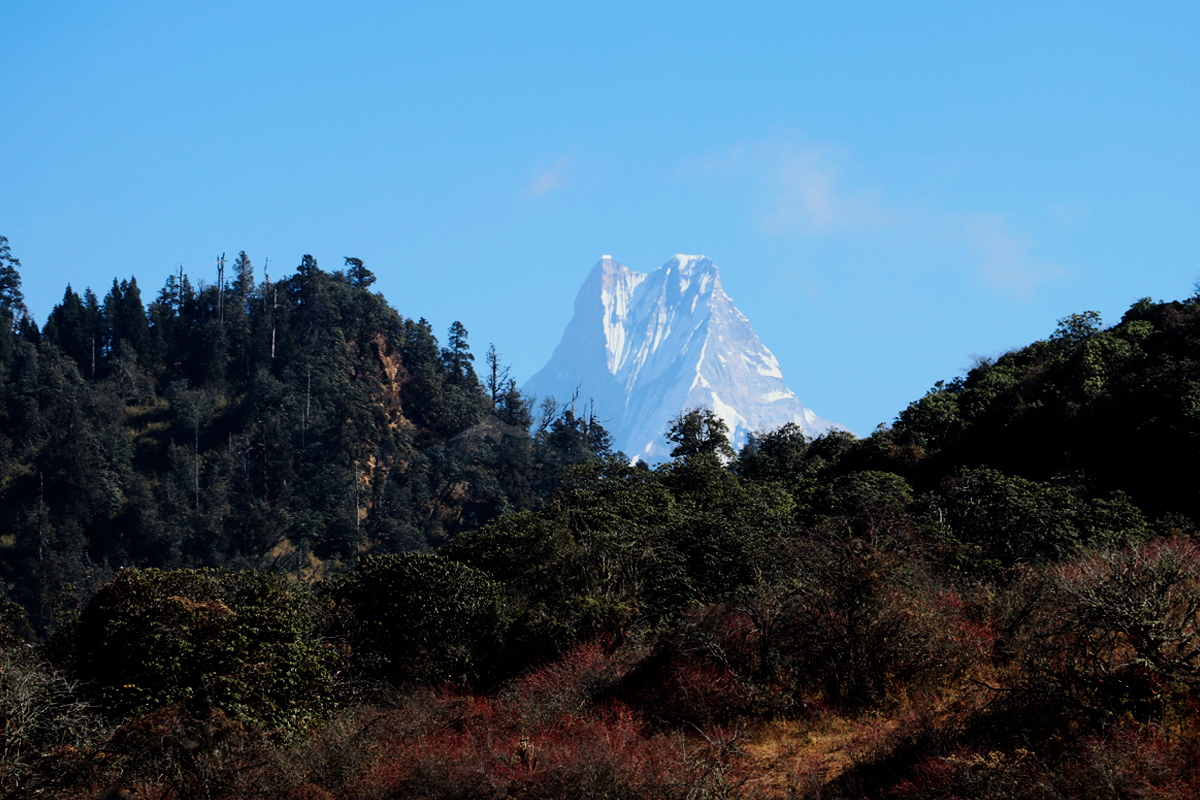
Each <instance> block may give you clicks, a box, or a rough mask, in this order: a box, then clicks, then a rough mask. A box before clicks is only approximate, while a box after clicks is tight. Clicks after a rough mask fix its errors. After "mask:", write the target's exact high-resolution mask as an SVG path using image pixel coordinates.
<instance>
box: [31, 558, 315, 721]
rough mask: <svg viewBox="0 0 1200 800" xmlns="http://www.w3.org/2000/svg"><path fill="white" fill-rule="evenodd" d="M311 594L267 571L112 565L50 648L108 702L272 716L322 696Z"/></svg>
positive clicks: (290, 717)
mask: <svg viewBox="0 0 1200 800" xmlns="http://www.w3.org/2000/svg"><path fill="white" fill-rule="evenodd" d="M325 614H326V611H325V609H324V608H323V606H322V604H321V603H319V602H318V601H317V600H316V599H315V598H314V597H313V596H312V595H311V594H310V593H308V592H307V591H305V590H303V589H300V588H298V587H295V586H292V585H289V584H288V583H287V582H286V580H285V579H283V578H282V577H280V576H277V575H272V574H269V573H265V572H219V571H212V570H169V571H163V570H156V569H149V570H133V569H127V570H121V571H120V572H118V573H117V575H116V577H114V578H113V580H112V581H111V582H109V583H108V584H106V585H105V586H104V587H103V588H102V589H101V590H100V591H99V592H98V593H97V594H96V596H95V597H94V598H92V600H91V602H90V603H89V604H88V605H87V607H86V608H85V609H84V610H83V612H82V613H81V614H80V615H79V618H78V619H77V620H76V621H75V622H74V623H73V624H71V625H70V626H68V627H67V628H66V629H64V630H63V631H60V632H59V634H58V636H57V638H56V642H55V649H56V650H57V652H59V653H60V654H61V655H60V658H61V659H62V661H63V663H64V665H65V666H66V667H67V668H68V669H69V670H70V672H71V673H72V674H73V675H75V676H76V677H77V679H78V680H80V681H84V682H85V686H86V690H87V691H88V692H89V694H90V695H91V696H92V697H94V698H96V700H97V701H98V702H99V703H100V704H101V705H102V706H103V707H104V708H105V709H106V710H107V711H108V712H110V713H112V714H114V715H116V716H118V717H124V716H128V715H131V714H136V713H141V712H145V711H150V710H153V709H156V708H159V707H161V706H164V705H168V704H170V703H176V702H185V703H188V704H190V705H191V706H193V707H194V708H195V709H196V710H197V711H202V710H203V709H206V708H219V709H221V710H223V711H225V712H226V713H229V714H232V715H234V716H237V717H239V718H242V719H245V720H248V721H252V722H258V723H261V724H266V725H276V726H277V725H281V724H285V723H288V722H290V721H294V720H299V719H303V718H305V717H307V716H309V715H311V714H313V713H315V712H319V711H320V710H321V709H322V708H323V707H324V706H325V704H327V703H328V702H329V701H330V700H331V697H332V694H331V693H332V689H333V674H334V670H335V668H336V661H337V654H336V651H335V650H333V649H332V648H331V647H329V646H328V645H327V644H326V643H325V642H324V641H323V640H322V638H321V636H320V629H321V625H322V624H323V619H324V616H325Z"/></svg>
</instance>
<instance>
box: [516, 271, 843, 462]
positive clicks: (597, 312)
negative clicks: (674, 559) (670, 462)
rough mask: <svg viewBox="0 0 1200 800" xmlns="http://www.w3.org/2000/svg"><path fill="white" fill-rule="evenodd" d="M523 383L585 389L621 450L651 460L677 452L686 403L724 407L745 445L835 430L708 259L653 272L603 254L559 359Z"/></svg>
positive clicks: (568, 391) (555, 391) (564, 392)
mask: <svg viewBox="0 0 1200 800" xmlns="http://www.w3.org/2000/svg"><path fill="white" fill-rule="evenodd" d="M524 389H525V391H526V392H529V393H534V394H538V395H541V396H546V395H554V396H555V397H556V398H558V399H559V400H560V401H561V400H564V399H566V398H569V397H571V396H572V395H573V394H574V393H575V391H576V390H578V391H579V394H580V397H581V398H584V399H591V400H592V401H593V402H594V404H595V407H596V411H597V414H598V416H599V417H600V418H601V419H602V420H604V421H605V424H606V426H607V427H608V429H609V430H610V431H611V432H612V433H613V437H614V439H615V441H616V446H617V447H619V448H620V449H622V450H624V451H625V452H626V453H628V454H629V455H630V456H635V457H638V458H641V459H644V460H647V461H656V460H661V459H662V458H665V457H666V456H667V455H668V453H669V448H668V447H667V445H666V442H665V440H664V439H663V437H662V434H663V431H664V430H665V428H666V426H667V424H668V423H669V422H670V420H671V419H673V418H674V417H675V416H676V415H678V414H679V412H680V411H682V410H684V409H686V408H692V407H704V408H710V409H712V410H713V411H715V412H716V413H717V414H719V415H720V416H721V418H722V419H724V420H725V422H726V424H727V425H728V426H729V429H730V432H731V433H732V435H733V439H734V443H735V445H737V446H740V445H741V444H742V443H743V442H744V441H745V439H746V435H747V434H748V433H750V432H752V431H755V430H770V429H774V428H777V427H779V426H781V425H783V424H785V423H788V422H795V423H797V424H799V425H800V426H802V427H803V428H804V430H805V432H806V433H808V434H810V435H816V434H819V433H822V432H824V431H825V430H827V429H829V428H830V427H836V426H834V425H833V424H832V423H830V422H827V421H826V420H823V419H821V418H820V417H818V416H816V415H815V414H814V413H813V412H812V411H810V410H809V409H807V408H805V407H804V405H802V404H801V403H800V401H799V399H798V398H797V397H796V395H795V393H794V392H792V391H791V390H790V389H789V388H788V387H787V386H786V385H785V384H784V381H783V373H782V372H781V371H780V369H779V362H778V361H777V360H776V359H775V356H774V355H773V354H772V353H771V351H770V350H768V349H767V348H766V347H765V346H764V345H763V344H762V342H761V341H759V339H758V336H757V335H756V334H755V333H754V329H753V328H752V327H751V326H750V322H749V321H748V320H747V319H746V318H745V317H744V316H742V314H741V312H739V311H738V310H737V308H736V307H735V306H734V305H733V301H732V300H731V299H730V298H729V295H727V294H725V291H724V289H722V288H721V277H720V274H719V273H718V271H717V267H716V265H715V264H713V262H712V261H711V260H710V259H708V258H706V257H704V256H689V255H677V256H675V257H674V258H672V259H671V260H670V261H668V262H667V263H666V264H664V265H663V266H662V267H660V268H659V269H658V270H656V271H654V272H653V273H651V274H649V275H646V274H643V273H639V272H634V271H633V270H630V269H629V268H628V267H626V266H625V265H623V264H619V263H617V262H616V261H614V260H613V259H612V258H611V257H610V256H604V257H603V258H602V259H600V261H599V262H598V263H597V264H596V266H595V267H594V268H593V269H592V272H591V274H590V275H589V276H588V278H587V280H586V281H585V282H584V284H583V287H582V288H581V289H580V291H579V295H578V297H576V299H575V315H574V317H573V318H572V319H571V321H570V323H568V325H567V328H566V331H565V332H564V333H563V338H562V341H561V342H560V343H559V345H558V347H557V348H555V351H554V355H553V356H552V357H551V359H550V361H549V362H548V363H547V364H546V366H545V367H543V368H542V370H541V371H540V372H538V373H537V374H536V375H534V376H533V377H532V378H530V380H529V381H528V382H527V383H526V384H525V387H524Z"/></svg>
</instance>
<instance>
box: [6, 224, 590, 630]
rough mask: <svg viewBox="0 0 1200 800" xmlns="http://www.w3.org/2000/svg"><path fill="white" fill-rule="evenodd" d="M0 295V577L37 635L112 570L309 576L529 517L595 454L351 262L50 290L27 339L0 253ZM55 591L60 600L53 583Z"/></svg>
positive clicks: (27, 324)
mask: <svg viewBox="0 0 1200 800" xmlns="http://www.w3.org/2000/svg"><path fill="white" fill-rule="evenodd" d="M4 246H5V251H4V259H5V260H4V267H5V269H6V272H5V275H4V281H5V283H4V285H3V287H0V313H3V315H4V317H5V319H6V320H7V322H6V323H5V324H2V325H0V528H2V529H3V531H4V534H3V536H2V537H0V570H2V575H0V577H2V579H3V581H4V586H3V595H4V597H5V599H9V600H14V601H16V602H18V603H20V604H21V605H23V606H24V607H25V608H26V609H28V611H29V613H30V616H31V618H32V620H33V621H34V623H35V626H36V627H37V628H38V629H39V630H48V629H50V628H51V627H52V626H53V615H54V609H55V605H56V604H58V605H60V606H61V605H63V604H64V603H65V604H66V605H67V606H69V605H70V604H71V603H73V602H77V601H78V600H85V599H86V598H87V597H89V596H90V595H91V593H92V592H94V591H95V590H96V589H97V588H98V587H99V586H100V585H102V584H103V583H104V582H105V581H107V580H108V579H109V578H111V577H112V575H113V572H114V570H116V569H118V568H120V567H126V566H138V567H165V568H174V567H201V566H224V567H232V568H245V567H257V568H264V569H270V570H274V571H288V572H290V573H292V574H295V575H297V576H298V577H300V578H301V579H305V580H310V579H312V578H313V577H314V576H320V575H323V574H324V573H325V572H326V571H327V570H330V569H332V570H333V571H335V572H336V571H340V570H343V569H347V568H349V567H351V566H352V565H353V562H354V560H355V559H356V558H357V557H358V556H360V555H361V554H365V553H373V552H400V551H407V550H428V549H430V548H432V547H436V546H438V545H440V544H442V543H444V542H445V541H447V540H448V539H450V538H451V537H453V536H454V535H455V534H456V533H458V532H459V531H462V530H469V529H472V528H475V527H478V526H479V525H480V524H481V523H483V522H486V521H487V520H490V519H492V518H494V517H496V516H497V515H500V514H503V513H506V512H509V511H514V510H528V509H532V508H536V507H538V506H540V505H541V503H542V501H543V498H544V497H545V495H546V493H547V492H548V491H549V490H550V488H552V486H553V484H554V479H555V476H556V475H557V473H558V470H559V469H560V468H561V466H562V465H563V464H565V463H570V462H571V461H573V460H579V459H582V458H588V457H591V456H592V449H593V448H595V449H598V450H600V451H604V450H605V448H606V444H605V441H604V434H603V431H602V428H601V427H600V426H598V425H597V424H596V421H595V420H594V419H587V418H586V416H585V415H584V414H583V413H582V409H581V408H580V409H579V410H578V411H577V409H576V408H574V407H573V406H567V407H564V408H562V409H559V408H557V407H553V406H549V405H547V404H545V403H543V405H542V407H541V408H540V409H538V413H539V424H538V425H536V426H534V429H533V431H532V435H531V431H530V428H531V425H533V422H534V420H533V409H531V407H530V405H531V404H530V402H529V401H527V400H526V398H523V397H522V396H521V394H520V392H519V391H518V390H517V388H516V386H515V383H514V382H513V381H512V380H511V379H509V378H508V376H507V368H506V366H505V365H504V364H503V363H502V362H501V360H500V356H499V355H498V354H497V353H496V350H495V348H494V347H492V348H489V350H488V351H487V354H486V356H484V357H483V358H481V359H480V360H481V361H484V362H485V363H483V364H478V367H477V361H476V356H475V354H474V353H473V352H472V350H471V347H470V345H469V343H468V332H467V329H466V328H465V327H464V326H463V325H462V324H461V323H457V322H456V323H455V324H454V325H453V326H451V328H450V330H449V332H448V335H447V337H446V344H445V346H440V345H439V342H438V340H437V338H436V337H435V335H434V332H433V331H432V330H431V329H430V326H429V324H428V323H427V322H426V321H425V320H423V319H419V320H412V319H408V318H405V317H403V316H402V315H400V314H399V313H397V312H396V311H395V310H394V309H393V308H392V307H391V306H389V305H388V304H387V302H386V300H385V299H384V298H383V297H382V296H381V295H379V294H375V293H373V292H372V291H371V289H370V287H371V284H372V283H373V282H374V276H373V275H372V274H371V272H370V271H369V270H368V269H367V268H366V267H365V266H364V265H363V264H362V262H361V261H360V260H358V259H355V258H347V259H345V264H344V265H343V268H342V269H339V270H337V271H334V272H325V271H323V270H322V269H321V268H320V267H319V266H318V265H317V263H316V261H315V260H314V259H313V258H312V257H311V256H304V258H303V259H301V261H300V263H299V265H298V267H297V268H296V270H295V273H294V274H293V275H291V276H289V277H285V278H282V279H276V280H273V281H272V280H268V279H267V275H266V274H265V273H264V276H263V280H262V281H261V282H259V281H257V280H256V278H255V272H254V269H253V267H252V265H251V262H250V260H249V258H248V257H247V256H246V254H245V253H242V254H240V255H239V256H238V257H237V258H236V259H235V260H234V261H233V263H232V264H231V265H230V269H229V278H228V279H227V280H225V281H222V282H219V284H214V285H204V284H201V285H199V286H194V285H193V284H192V282H191V280H190V279H189V278H188V276H187V275H184V274H177V275H170V276H168V277H167V278H166V281H165V284H164V285H163V287H162V288H161V290H159V291H158V292H157V294H156V295H154V296H153V298H152V299H151V300H150V301H149V302H148V303H147V302H146V301H145V300H143V296H142V291H141V288H140V287H139V285H138V281H137V280H136V278H132V277H131V278H128V279H121V280H116V279H114V281H113V283H112V286H111V287H110V288H108V290H107V291H106V292H105V293H104V294H103V296H100V295H99V294H97V293H96V292H94V291H93V290H91V289H85V290H84V291H83V292H77V291H75V290H74V289H73V288H72V287H70V286H67V287H66V291H65V293H64V296H63V300H62V302H61V303H60V304H58V305H57V306H55V307H54V309H53V311H52V312H51V313H50V315H49V318H48V319H47V320H46V321H45V324H44V325H42V326H40V327H39V326H38V325H37V324H36V323H35V321H34V320H33V319H31V318H30V317H29V316H28V314H27V313H26V312H25V311H24V307H23V305H22V298H21V294H20V274H19V267H20V264H19V261H17V260H16V259H15V258H13V256H12V254H11V252H10V251H9V249H8V245H7V242H5V245H4ZM64 590H65V591H64Z"/></svg>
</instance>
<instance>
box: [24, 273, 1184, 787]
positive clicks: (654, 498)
mask: <svg viewBox="0 0 1200 800" xmlns="http://www.w3.org/2000/svg"><path fill="white" fill-rule="evenodd" d="M5 255H7V253H6V254H5ZM6 263H7V262H6ZM14 274H15V273H14ZM235 274H236V276H237V280H238V281H239V282H240V286H241V288H237V289H234V288H231V289H229V292H228V293H227V294H226V293H224V292H222V291H221V290H220V289H218V288H216V287H204V288H201V289H198V290H197V289H192V288H190V287H188V286H187V285H186V282H185V281H182V280H179V279H178V278H176V279H173V280H168V282H167V286H166V288H164V290H163V292H162V294H161V295H160V298H159V300H157V301H156V302H155V303H152V304H151V305H150V306H149V308H148V309H145V308H143V306H142V305H141V301H140V300H138V299H136V298H137V288H136V284H135V283H134V282H133V281H132V280H130V281H128V282H127V283H124V284H121V283H117V284H115V285H114V287H113V289H112V291H111V292H110V293H109V294H108V296H106V298H105V300H104V301H103V302H101V301H100V300H98V299H97V298H96V297H95V295H91V296H89V295H88V294H87V293H85V295H84V296H83V297H82V298H78V297H76V298H75V300H72V297H73V296H74V295H73V293H71V292H68V293H67V296H66V298H65V299H64V302H63V304H62V305H61V306H59V307H58V308H56V309H55V311H54V313H53V314H52V315H51V318H50V320H48V321H47V323H46V325H45V326H43V327H42V328H40V329H39V328H38V327H37V326H36V325H34V324H33V322H32V321H31V320H28V319H26V318H24V317H23V316H22V315H21V314H20V307H19V300H20V298H19V294H17V295H15V299H14V295H12V294H11V293H9V294H3V293H2V290H3V289H4V284H3V278H4V277H5V276H4V275H3V274H0V297H3V298H4V302H5V303H7V305H6V307H5V309H6V311H5V313H7V314H9V315H10V321H11V324H10V325H6V326H3V328H4V333H3V335H4V336H7V337H8V338H7V339H6V340H5V349H4V351H3V352H4V353H5V355H4V359H5V361H4V372H3V381H4V383H3V387H4V413H5V418H4V428H3V431H4V434H5V436H6V437H7V438H6V439H5V440H4V447H5V450H4V458H5V461H4V464H5V471H4V481H5V483H4V485H3V489H4V494H3V498H4V499H3V502H4V504H5V505H4V508H5V514H6V515H7V516H6V524H7V525H8V526H9V527H8V528H7V530H6V533H5V538H4V540H3V546H4V550H3V551H2V552H3V560H2V562H0V563H3V565H4V569H5V570H7V571H8V577H7V580H8V591H9V592H10V597H12V598H14V599H17V600H20V601H21V602H22V603H24V605H25V608H26V609H27V610H28V611H29V616H30V617H31V618H32V620H33V623H34V624H33V626H32V627H33V628H34V629H36V631H37V632H48V631H50V630H53V631H54V632H53V635H52V636H51V637H50V638H49V639H48V640H46V641H44V642H42V643H39V644H38V645H37V646H36V647H28V646H26V644H25V642H24V641H23V640H22V636H29V635H31V634H32V633H33V632H34V631H33V630H30V627H29V626H28V625H27V624H26V623H25V612H23V611H22V609H21V608H20V607H19V606H17V605H15V604H8V605H5V606H3V612H4V619H3V622H4V625H3V626H2V627H0V631H2V632H3V638H2V639H0V713H2V714H3V717H4V719H5V721H6V724H5V727H4V729H3V731H0V738H2V740H3V749H2V750H0V783H2V784H3V787H4V789H5V790H6V791H7V792H9V793H10V794H11V795H12V796H32V795H33V794H35V793H36V794H37V795H38V796H46V797H78V796H88V795H89V794H91V795H92V796H95V795H98V794H99V793H100V792H101V791H102V790H104V788H105V787H110V791H112V792H114V793H119V792H120V791H122V790H123V787H128V788H131V789H136V790H137V791H138V792H139V793H141V794H142V795H143V796H162V797H168V796H178V797H208V798H235V797H247V796H260V797H269V798H280V799H281V800H282V799H283V798H289V799H291V800H298V798H329V797H347V798H349V797H356V798H357V797H377V798H408V797H413V798H416V797H420V798H492V797H505V796H508V797H526V798H570V797H578V798H585V797H586V798H592V797H611V798H681V799H682V798H784V797H805V798H829V797H841V798H953V797H982V798H1095V797H1101V798H1125V797H1139V798H1185V797H1195V796H1196V795H1197V794H1198V793H1200V761H1198V760H1197V758H1196V753H1197V752H1200V715H1198V714H1197V708H1198V707H1200V693H1198V692H1200V689H1198V687H1200V542H1198V541H1197V537H1196V526H1197V521H1198V516H1200V502H1198V501H1200V497H1198V495H1197V492H1198V490H1197V488H1196V487H1197V486H1200V475H1198V474H1197V473H1198V472H1200V465H1198V464H1197V461H1196V459H1195V457H1194V450H1195V448H1196V442H1197V435H1198V434H1200V298H1192V299H1189V300H1186V301H1182V302H1169V303H1155V302H1152V301H1149V300H1145V301H1140V302H1138V303H1136V304H1135V305H1134V306H1133V307H1132V308H1131V309H1130V310H1129V312H1128V313H1127V314H1126V315H1125V317H1124V318H1123V319H1122V320H1121V321H1120V322H1119V323H1118V324H1116V325H1114V326H1112V327H1111V328H1108V329H1104V328H1102V326H1101V324H1100V321H1099V318H1098V315H1096V314H1094V313H1091V312H1088V313H1081V314H1078V315H1073V316H1070V317H1067V318H1065V319H1063V320H1060V321H1059V323H1058V326H1057V328H1055V327H1054V326H1053V324H1051V325H1048V326H1047V327H1048V336H1047V338H1046V339H1045V340H1042V341H1038V342H1035V343H1033V344H1031V345H1029V346H1028V347H1025V348H1022V349H1020V350H1017V351H1014V352H1011V353H1007V354H1005V355H1003V356H1000V357H998V358H996V359H994V360H988V361H984V362H980V363H979V364H977V365H976V367H975V368H974V369H972V370H971V371H970V372H969V373H968V374H967V375H966V376H964V377H961V378H957V379H953V380H950V381H948V382H942V383H939V384H938V385H937V386H935V387H933V389H932V390H931V391H930V392H929V393H928V394H927V395H926V396H925V397H923V398H920V399H918V400H916V401H914V402H913V403H912V404H910V405H909V406H908V407H907V408H906V409H904V410H902V411H901V412H900V413H899V414H898V416H897V419H896V420H895V423H894V424H893V425H892V426H891V427H882V428H881V429H879V430H878V431H876V432H875V433H874V434H873V435H872V436H870V437H867V438H864V439H855V438H854V437H852V436H850V435H848V434H844V433H830V434H827V435H825V436H822V437H819V438H817V439H810V438H808V437H806V436H805V435H804V434H803V432H802V431H800V430H799V429H798V428H796V427H795V426H785V427H784V428H781V429H779V430H775V431H763V432H760V433H759V434H757V435H755V436H754V437H752V438H751V440H750V441H749V443H748V444H747V445H746V447H745V448H743V449H742V450H741V452H739V453H735V452H733V450H732V448H731V447H730V445H729V442H728V437H727V430H726V429H725V426H724V424H723V423H722V422H721V420H720V419H718V418H717V417H715V416H714V415H713V414H712V413H711V412H708V411H705V410H702V409H695V410H690V411H687V412H684V413H682V414H680V415H679V417H677V418H676V419H674V420H672V421H670V423H669V431H670V432H669V441H670V442H671V446H672V448H673V450H672V460H671V461H670V462H668V463H665V464H663V465H661V466H659V467H657V468H655V469H647V468H645V467H644V466H643V467H637V466H631V465H629V464H628V462H627V460H626V459H624V458H621V457H619V456H616V455H614V454H611V453H609V452H607V446H606V439H605V435H604V431H603V427H602V426H600V425H598V424H595V420H594V419H593V418H592V416H591V415H584V414H576V409H574V408H572V407H571V406H567V407H566V408H559V407H558V406H557V405H555V404H553V403H551V404H549V405H546V406H545V407H544V408H542V409H541V413H539V415H538V419H537V420H536V421H534V420H532V419H531V416H532V415H531V412H530V409H529V406H528V402H527V401H526V400H525V399H524V398H522V397H521V396H520V394H519V393H518V392H517V391H516V390H515V388H514V387H513V385H512V383H511V382H510V381H507V380H506V379H504V378H503V377H502V376H503V370H502V368H501V367H500V364H499V361H498V360H497V359H496V358H495V357H494V356H490V357H489V358H488V359H487V360H488V364H489V368H488V369H487V370H485V371H483V375H484V379H483V380H482V381H481V380H480V379H479V377H478V376H477V374H476V372H475V369H474V364H473V360H472V358H471V355H472V354H471V352H470V349H469V348H468V347H467V346H466V332H465V329H463V328H462V326H460V325H457V324H456V325H455V326H454V327H453V328H452V329H451V331H450V335H449V336H448V338H447V345H446V346H445V347H439V345H438V344H437V342H436V340H435V339H434V338H433V335H432V333H431V332H430V331H429V330H428V326H427V325H425V324H423V323H421V322H412V321H411V320H405V319H403V318H401V317H400V316H399V315H398V314H396V313H395V312H393V311H391V310H390V309H389V308H388V307H387V306H386V304H385V303H384V302H383V300H382V298H379V297H378V296H377V295H373V294H371V293H370V291H369V289H368V288H367V287H368V286H369V283H370V275H369V273H367V272H366V271H365V270H364V269H363V268H362V265H361V264H358V263H357V262H354V261H353V260H347V263H346V264H345V270H344V271H339V272H334V273H331V274H326V273H323V272H321V271H320V270H318V269H317V268H316V265H315V263H311V260H310V259H307V258H306V259H305V260H304V261H303V262H302V264H301V266H300V269H299V271H298V272H297V274H296V275H295V276H293V277H291V278H288V279H285V280H282V281H279V282H278V283H268V282H266V281H265V280H264V281H263V283H261V284H258V285H257V286H253V287H252V284H251V281H250V280H249V267H248V264H245V263H244V259H240V260H239V265H238V267H237V268H236V270H235ZM18 288H19V284H18ZM131 297H132V298H134V299H133V300H131V299H130V298H131ZM233 298H240V299H236V300H235V299H233ZM123 308H124V309H126V310H125V311H122V309H123ZM138 309H142V313H141V314H140V315H139V314H138V313H136V312H137V311H138ZM231 309H233V310H231ZM78 320H83V322H78ZM88 320H90V322H88ZM89 326H90V327H89ZM10 329H11V333H10V332H9V330H10ZM131 331H136V332H133V333H131ZM93 337H94V338H93ZM93 340H94V341H98V342H99V343H100V344H99V345H98V346H97V347H96V349H95V353H96V359H95V362H94V367H93V361H92V352H93V350H92V341H93ZM585 417H586V419H585ZM435 545H436V546H437V547H436V552H431V551H432V550H434V549H435V547H434V546H435ZM401 550H405V551H412V550H419V551H422V552H404V553H398V552H394V551H401ZM129 564H132V565H136V566H138V567H139V568H137V569H121V570H116V569H115V567H117V566H123V565H129ZM204 565H221V566H223V567H238V568H241V567H253V569H228V568H226V569H194V568H192V567H198V566H204ZM147 567H161V568H147ZM184 567H187V568H184ZM23 575H28V576H31V577H30V578H23V577H22V576H23ZM88 582H90V583H88ZM68 584H70V585H68ZM60 586H61V587H64V588H65V589H66V591H65V592H60V594H59V595H57V598H58V599H57V600H56V597H55V596H52V595H51V593H52V592H53V591H55V589H56V587H60ZM72 586H73V588H72ZM73 598H77V599H78V602H77V604H75V605H72V602H71V601H72V599H73ZM110 796H119V794H113V795H110Z"/></svg>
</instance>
